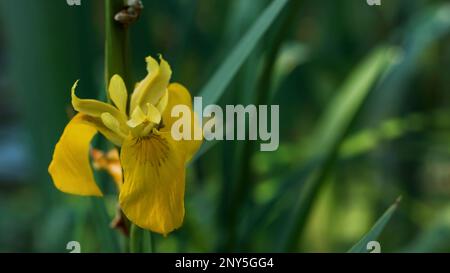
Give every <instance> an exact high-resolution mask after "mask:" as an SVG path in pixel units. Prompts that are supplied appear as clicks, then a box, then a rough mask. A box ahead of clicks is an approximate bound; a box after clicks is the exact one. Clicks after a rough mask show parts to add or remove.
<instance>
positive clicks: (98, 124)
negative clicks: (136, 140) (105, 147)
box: [78, 114, 124, 146]
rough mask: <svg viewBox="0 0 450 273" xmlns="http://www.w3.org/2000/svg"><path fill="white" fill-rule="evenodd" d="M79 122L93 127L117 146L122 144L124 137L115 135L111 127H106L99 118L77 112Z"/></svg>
mask: <svg viewBox="0 0 450 273" xmlns="http://www.w3.org/2000/svg"><path fill="white" fill-rule="evenodd" d="M78 116H79V122H80V123H84V124H86V125H88V126H92V127H95V128H96V129H97V130H98V131H99V132H100V133H101V134H102V135H103V136H104V137H106V138H107V139H108V140H109V141H111V142H112V143H114V144H115V145H117V146H122V142H123V140H124V137H123V136H122V135H117V134H116V133H115V132H113V131H112V130H111V129H109V128H107V127H106V126H105V124H104V123H103V121H102V120H101V118H94V117H91V116H86V115H84V114H78Z"/></svg>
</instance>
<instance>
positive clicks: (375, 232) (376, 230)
mask: <svg viewBox="0 0 450 273" xmlns="http://www.w3.org/2000/svg"><path fill="white" fill-rule="evenodd" d="M400 201H401V197H399V198H397V200H396V201H395V203H394V204H393V205H392V206H390V207H389V208H388V209H387V210H386V212H385V213H384V214H383V215H382V216H381V217H380V219H378V221H377V222H376V223H375V225H374V226H373V227H372V228H371V229H370V231H369V232H368V233H367V234H366V235H364V237H363V238H362V239H361V240H360V241H359V242H357V243H356V244H355V245H354V246H353V247H352V248H351V249H350V250H349V251H348V253H367V252H369V250H368V249H367V244H368V243H369V242H370V241H374V240H376V239H378V237H379V236H380V234H381V232H382V231H383V230H384V227H385V226H386V224H387V223H388V222H389V220H390V219H391V217H392V215H393V214H394V212H395V210H396V209H397V207H398V204H399V202H400Z"/></svg>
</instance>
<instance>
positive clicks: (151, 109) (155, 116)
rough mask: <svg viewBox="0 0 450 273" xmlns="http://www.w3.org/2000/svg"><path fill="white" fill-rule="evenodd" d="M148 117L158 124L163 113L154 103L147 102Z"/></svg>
mask: <svg viewBox="0 0 450 273" xmlns="http://www.w3.org/2000/svg"><path fill="white" fill-rule="evenodd" d="M147 119H148V120H149V121H151V122H153V123H156V124H158V123H159V122H160V121H161V113H160V112H159V110H158V108H156V107H155V106H153V104H150V103H147Z"/></svg>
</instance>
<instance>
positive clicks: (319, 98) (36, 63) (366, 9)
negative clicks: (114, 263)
mask: <svg viewBox="0 0 450 273" xmlns="http://www.w3.org/2000/svg"><path fill="white" fill-rule="evenodd" d="M143 3H144V6H145V9H144V11H143V13H142V15H141V18H140V19H139V21H138V22H137V23H135V24H134V25H132V27H131V29H130V54H131V55H130V56H131V59H130V60H131V64H132V65H131V67H132V69H131V73H130V77H131V80H132V81H133V82H136V81H138V80H139V79H141V78H142V77H143V76H144V75H145V73H146V71H145V65H144V58H145V56H147V55H152V56H156V55H157V54H159V53H161V54H163V55H164V58H165V59H167V60H168V61H169V63H170V64H171V66H172V70H173V71H174V73H173V81H176V82H181V83H183V84H184V85H186V86H187V87H188V88H189V90H190V91H191V92H192V93H193V94H194V95H199V94H201V95H203V96H205V98H204V100H205V101H207V102H217V103H219V104H221V105H225V104H250V103H257V104H278V105H280V139H281V143H280V147H279V149H278V150H277V151H275V152H259V151H258V150H257V149H255V143H254V142H242V141H241V142H238V141H222V142H215V143H205V144H204V147H203V148H202V152H201V154H200V155H199V156H198V157H197V158H196V160H195V161H194V162H193V163H192V164H191V165H190V166H189V170H188V177H187V183H186V184H187V188H186V218H185V223H184V225H183V227H182V228H181V229H180V230H178V231H176V232H174V233H173V234H171V235H170V236H168V237H166V238H164V237H162V236H153V242H152V243H153V244H154V245H155V248H156V251H158V252H179V251H189V252H203V251H237V252H244V251H256V252H260V251H265V252H272V251H305V252H322V251H323V252H328V251H329V252H345V251H347V250H349V249H350V248H351V247H352V246H353V245H354V244H355V243H357V242H358V241H360V239H361V238H363V236H364V235H365V234H368V235H367V236H366V237H364V238H363V239H362V240H361V241H360V242H365V241H364V240H365V239H366V238H371V239H373V238H375V237H378V236H375V237H373V238H372V237H371V236H372V235H374V234H375V233H373V231H374V230H375V231H376V234H375V235H378V233H379V232H381V229H378V228H379V227H380V225H379V224H377V225H376V226H375V227H374V228H373V229H372V232H369V230H370V229H371V228H372V225H374V223H375V222H376V221H377V219H378V218H379V217H381V215H383V212H384V211H386V209H387V208H388V207H389V206H390V205H392V203H393V202H394V200H395V199H396V198H397V197H398V196H400V195H401V196H402V197H403V199H402V202H401V203H400V204H399V205H398V207H397V210H396V212H395V214H393V215H391V213H390V212H392V210H389V211H388V213H389V217H390V222H389V223H387V224H386V225H384V224H385V222H384V220H386V219H387V218H385V216H386V214H385V216H384V218H382V219H380V221H379V222H378V223H380V222H382V223H383V227H384V230H383V231H382V232H381V236H380V237H379V238H378V239H379V241H380V243H381V251H382V252H390V251H392V252H397V251H398V252H437V251H445V252H448V251H450V221H449V219H450V203H449V197H450V118H449V117H450V109H449V107H450V93H449V91H450V74H449V69H448V68H449V67H450V35H449V31H450V5H449V4H448V3H447V1H445V0H442V1H438V0H436V1H431V0H430V1H427V0H391V1H383V0H382V5H381V6H378V7H376V6H368V5H367V4H366V3H365V1H359V0H352V1H331V0H330V1H328V0H321V1H312V0H290V1H284V0H274V1H273V0H272V1H269V0H253V1H240V0H213V1H211V0H197V1H195V0H169V1H147V0H144V1H143ZM103 4H104V3H103V1H83V0H82V4H81V6H72V7H71V6H68V5H67V3H66V1H64V0H58V1H56V0H54V1H44V0H39V1H36V0H2V1H0V120H1V123H0V251H1V252H7V251H12V252H24V251H25V252H49V251H50V252H67V250H66V244H67V242H69V241H73V240H76V241H79V242H80V243H81V251H82V252H94V251H99V252H115V251H126V247H125V245H126V238H125V237H124V236H122V235H121V234H120V233H119V232H117V231H116V230H112V229H109V228H108V227H109V223H110V221H111V220H112V219H113V217H114V214H115V213H116V198H115V192H114V190H113V188H114V187H113V185H112V183H105V185H102V187H103V188H104V189H106V191H107V192H108V193H109V194H108V195H107V196H106V198H105V199H96V198H85V197H77V196H68V195H65V194H63V193H61V192H58V191H57V190H56V189H55V188H54V187H53V185H52V183H51V180H50V177H49V175H48V174H47V166H48V163H49V162H50V159H51V155H52V152H53V147H54V145H55V143H56V141H57V140H58V138H59V136H60V134H61V133H62V130H63V128H64V126H65V124H66V123H67V121H68V118H69V115H70V113H71V108H70V96H69V94H70V93H69V92H70V87H71V86H72V84H73V82H74V81H75V80H76V79H80V80H81V81H80V88H79V95H80V96H81V97H90V98H92V97H104V96H105V92H104V86H105V85H104V73H105V71H104V37H105V35H104V10H103V8H104V7H103ZM284 4H286V5H287V7H284ZM271 7H272V9H271ZM277 7H278V8H280V10H279V11H280V12H279V13H278V11H277V10H276V8H277ZM283 7H284V8H283ZM266 28H267V31H266ZM96 175H97V177H98V178H99V180H108V177H107V176H106V174H104V173H98V174H96ZM107 182H108V181H107ZM396 206H397V205H396ZM368 232H369V233H368ZM357 247H360V248H361V245H357Z"/></svg>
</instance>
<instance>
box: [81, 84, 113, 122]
mask: <svg viewBox="0 0 450 273" xmlns="http://www.w3.org/2000/svg"><path fill="white" fill-rule="evenodd" d="M77 85H78V81H76V82H75V84H74V85H73V86H72V106H73V108H74V109H75V110H76V111H78V112H80V113H83V114H86V115H89V116H92V117H98V118H99V117H100V116H101V115H102V114H103V113H105V112H108V113H111V114H112V115H113V116H115V117H116V116H117V119H119V116H121V114H120V112H119V110H118V109H117V108H115V107H114V106H112V105H111V104H108V103H104V102H101V101H98V100H91V99H80V98H78V97H77V96H76V94H75V89H76V88H77Z"/></svg>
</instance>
